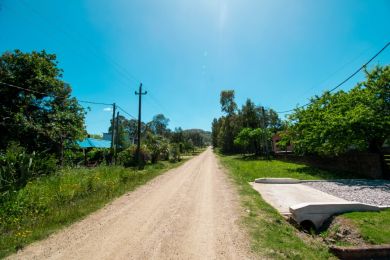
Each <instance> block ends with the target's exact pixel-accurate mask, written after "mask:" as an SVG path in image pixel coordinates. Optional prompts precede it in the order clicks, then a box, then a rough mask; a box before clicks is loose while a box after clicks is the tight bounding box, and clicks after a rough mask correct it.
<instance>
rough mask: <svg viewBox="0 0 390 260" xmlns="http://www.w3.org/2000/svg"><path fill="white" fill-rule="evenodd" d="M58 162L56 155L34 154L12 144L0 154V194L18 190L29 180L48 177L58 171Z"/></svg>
mask: <svg viewBox="0 0 390 260" xmlns="http://www.w3.org/2000/svg"><path fill="white" fill-rule="evenodd" d="M56 168H57V160H56V159H55V157H54V155H48V154H45V153H37V152H32V153H28V152H27V151H26V149H25V148H24V147H22V146H20V145H19V144H17V143H11V144H10V145H9V146H8V147H7V150H6V151H4V152H1V153H0V192H8V191H13V190H18V189H20V188H22V187H24V186H25V185H26V183H27V181H28V180H30V179H32V178H34V177H37V176H40V175H48V174H51V173H53V172H55V171H56Z"/></svg>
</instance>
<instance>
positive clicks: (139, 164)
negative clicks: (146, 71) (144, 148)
mask: <svg viewBox="0 0 390 260" xmlns="http://www.w3.org/2000/svg"><path fill="white" fill-rule="evenodd" d="M147 93H148V92H147V91H145V92H142V83H141V84H140V85H139V91H138V92H137V91H136V92H135V94H136V95H138V129H137V158H138V167H141V109H142V95H146V94H147Z"/></svg>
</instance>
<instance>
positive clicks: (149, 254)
mask: <svg viewBox="0 0 390 260" xmlns="http://www.w3.org/2000/svg"><path fill="white" fill-rule="evenodd" d="M241 213H242V209H241V207H240V206H239V202H238V194H237V192H236V190H235V188H234V186H233V184H231V183H230V180H229V179H228V177H227V176H226V175H225V173H224V172H223V171H222V170H221V169H220V168H219V166H218V163H217V159H216V158H215V156H214V154H213V153H212V150H211V149H210V148H209V149H207V150H206V151H205V152H203V153H202V154H200V155H199V156H197V157H195V158H193V159H191V160H190V161H188V162H186V163H185V164H183V165H182V166H180V167H178V168H176V169H173V170H170V171H169V172H167V173H165V174H163V175H161V176H159V177H157V178H155V179H154V180H152V181H151V182H149V183H148V184H146V185H144V186H142V187H140V188H138V189H137V190H135V191H134V192H130V193H128V194H126V195H124V196H122V197H120V198H118V199H116V200H115V201H113V202H112V203H111V204H109V205H107V206H106V207H104V208H103V209H101V210H98V211H97V212H95V213H93V214H91V215H89V216H88V217H86V218H85V219H84V220H82V221H79V222H77V223H75V224H73V225H71V226H70V227H68V228H65V229H63V230H61V231H59V232H58V233H56V234H53V235H52V236H50V237H49V238H47V239H45V240H43V241H39V242H36V243H33V244H32V245H30V246H27V247H26V248H24V249H23V250H21V251H19V252H18V253H17V254H15V255H12V256H10V258H11V259H248V258H253V256H252V255H251V254H250V247H249V245H248V243H247V241H248V239H247V237H246V234H245V233H243V232H242V231H241V229H240V227H239V224H238V222H239V218H240V214H241Z"/></svg>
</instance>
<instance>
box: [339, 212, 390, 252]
mask: <svg viewBox="0 0 390 260" xmlns="http://www.w3.org/2000/svg"><path fill="white" fill-rule="evenodd" d="M342 217H343V218H347V219H349V220H351V221H352V223H353V224H354V226H355V227H356V228H357V229H358V230H359V232H360V234H361V235H362V237H363V239H364V241H365V242H367V243H369V244H374V245H380V244H390V209H387V210H383V211H379V212H351V213H346V214H343V215H342Z"/></svg>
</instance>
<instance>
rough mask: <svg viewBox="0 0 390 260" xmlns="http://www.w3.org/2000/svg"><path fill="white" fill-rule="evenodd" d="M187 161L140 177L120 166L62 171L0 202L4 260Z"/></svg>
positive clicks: (153, 167)
mask: <svg viewBox="0 0 390 260" xmlns="http://www.w3.org/2000/svg"><path fill="white" fill-rule="evenodd" d="M184 161H185V160H183V161H181V162H179V163H169V162H159V163H157V164H155V165H148V166H146V167H145V169H144V170H142V171H139V170H135V169H130V168H123V167H119V166H118V167H116V166H101V167H97V168H93V169H86V168H80V169H64V170H61V171H59V172H58V173H56V174H54V175H52V176H46V177H42V178H39V179H36V180H34V181H32V182H29V183H28V184H27V186H26V187H24V188H23V189H21V190H19V191H18V192H16V193H14V194H12V196H11V197H10V198H7V199H6V200H5V199H4V198H3V201H0V258H2V257H5V256H7V255H9V254H11V253H13V252H15V251H16V250H17V249H20V248H22V247H24V246H25V245H27V244H29V243H31V242H33V241H35V240H38V239H42V238H44V237H46V236H48V235H49V234H51V233H53V232H54V231H56V230H58V229H60V228H62V227H64V226H67V225H69V224H71V223H73V222H75V221H76V220H79V219H81V218H82V217H84V216H86V215H87V214H89V213H91V212H93V211H95V210H97V209H99V208H101V207H102V206H104V205H105V204H106V203H107V202H109V201H110V200H112V199H113V198H115V197H118V196H120V195H122V194H124V193H125V192H128V191H131V190H134V189H135V188H136V187H137V186H140V185H142V184H144V183H146V182H147V181H149V180H151V179H152V178H154V177H156V176H158V175H160V174H161V173H162V172H164V171H166V170H168V169H171V168H174V167H176V166H178V165H180V164H182V163H183V162H184Z"/></svg>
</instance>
